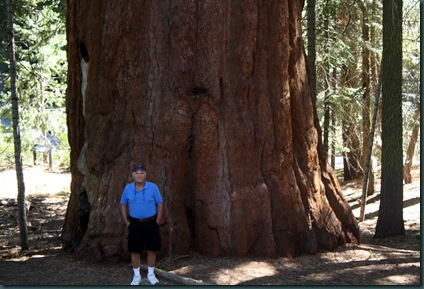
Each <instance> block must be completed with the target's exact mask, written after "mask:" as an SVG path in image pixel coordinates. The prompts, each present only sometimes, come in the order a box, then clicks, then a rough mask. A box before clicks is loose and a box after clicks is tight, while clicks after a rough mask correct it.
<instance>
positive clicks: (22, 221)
mask: <svg viewBox="0 0 424 289" xmlns="http://www.w3.org/2000/svg"><path fill="white" fill-rule="evenodd" d="M6 1H7V2H6V5H7V16H8V17H7V18H8V21H7V24H8V25H7V26H8V36H9V37H8V39H9V49H8V50H9V57H10V88H11V94H12V114H13V140H14V148H15V169H16V180H17V185H18V222H19V235H20V241H21V248H22V250H26V249H28V230H27V223H26V220H27V219H26V209H25V183H24V176H23V173H22V157H21V134H20V125H19V102H18V92H17V89H16V59H15V37H14V30H13V11H14V9H13V5H12V3H11V1H12V0H6Z"/></svg>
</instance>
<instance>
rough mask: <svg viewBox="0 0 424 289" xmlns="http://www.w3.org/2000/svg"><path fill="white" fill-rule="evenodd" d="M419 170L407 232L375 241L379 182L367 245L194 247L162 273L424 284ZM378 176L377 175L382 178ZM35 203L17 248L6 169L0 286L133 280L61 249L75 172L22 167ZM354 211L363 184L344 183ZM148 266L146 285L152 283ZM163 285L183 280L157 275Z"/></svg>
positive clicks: (232, 280)
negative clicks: (304, 250)
mask: <svg viewBox="0 0 424 289" xmlns="http://www.w3.org/2000/svg"><path fill="white" fill-rule="evenodd" d="M419 172H420V168H419V167H415V168H414V182H413V183H412V184H408V185H405V186H404V221H405V229H406V235H405V236H398V237H393V238H385V239H373V238H372V236H373V233H374V228H375V224H376V220H377V214H378V205H379V190H380V188H379V185H378V184H376V193H375V194H374V195H372V196H370V197H369V198H368V203H367V208H366V221H365V222H363V223H361V224H360V226H361V232H362V233H361V235H362V243H361V244H360V245H348V246H343V247H338V248H337V249H336V250H334V251H332V252H321V253H319V254H316V255H301V256H299V257H296V258H293V259H288V258H277V259H268V258H243V259H238V258H205V257H202V256H200V255H198V254H196V253H195V252H193V253H190V254H189V255H184V256H169V257H166V258H161V259H159V260H158V262H157V268H158V269H160V270H161V271H163V272H168V273H172V274H175V275H178V276H182V277H186V278H190V279H191V280H192V281H196V280H197V281H203V282H205V283H207V284H214V285H421V264H420V248H421V246H420V174H419ZM376 179H377V180H379V176H378V175H377V176H376ZM24 180H25V183H26V195H27V199H28V201H29V202H30V203H29V208H30V211H29V216H28V228H29V233H28V235H29V246H30V249H29V250H26V251H24V252H22V251H21V250H20V246H19V232H18V225H17V207H16V194H17V193H16V175H15V172H14V170H13V169H12V168H0V226H1V227H0V285H127V284H129V283H130V282H131V278H132V270H131V266H130V264H129V263H121V264H108V263H102V264H94V263H87V262H83V261H77V260H73V258H72V256H71V255H69V254H67V253H63V252H62V251H61V239H60V238H61V229H62V225H63V220H64V215H65V211H66V205H67V201H68V199H69V194H70V192H69V184H70V174H69V173H68V172H63V171H60V170H58V169H55V170H50V169H48V168H45V167H43V166H35V167H26V168H25V169H24ZM342 189H343V192H344V194H345V196H346V198H347V199H348V200H349V203H350V205H351V207H352V209H353V212H354V214H355V216H356V217H358V216H359V203H358V201H357V200H358V199H359V196H360V193H361V183H359V182H358V181H351V182H346V183H342ZM144 275H145V272H143V275H142V276H143V283H142V284H143V285H147V282H146V280H145V278H144ZM156 275H157V277H158V279H159V281H160V285H182V284H181V283H178V282H176V281H175V280H172V279H167V278H165V276H166V275H162V274H159V273H157V274H156Z"/></svg>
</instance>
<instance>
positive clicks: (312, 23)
mask: <svg viewBox="0 0 424 289" xmlns="http://www.w3.org/2000/svg"><path fill="white" fill-rule="evenodd" d="M306 11H307V13H308V16H307V17H308V18H307V19H308V31H307V32H308V33H307V35H308V63H309V74H310V75H311V93H312V97H313V101H314V102H316V97H317V68H316V54H317V52H316V0H308V1H307V6H306Z"/></svg>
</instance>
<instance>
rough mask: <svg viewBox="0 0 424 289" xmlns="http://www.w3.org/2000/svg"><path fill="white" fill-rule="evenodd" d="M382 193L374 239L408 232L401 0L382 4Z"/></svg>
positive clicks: (391, 0)
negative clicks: (405, 189) (404, 162)
mask: <svg viewBox="0 0 424 289" xmlns="http://www.w3.org/2000/svg"><path fill="white" fill-rule="evenodd" d="M381 91H382V118H381V120H382V136H381V140H382V150H381V193H380V207H379V210H378V219H377V225H376V227H375V236H374V237H375V238H384V237H388V236H397V235H404V234H405V226H404V222H403V151H402V0H389V1H384V3H383V58H382V73H381Z"/></svg>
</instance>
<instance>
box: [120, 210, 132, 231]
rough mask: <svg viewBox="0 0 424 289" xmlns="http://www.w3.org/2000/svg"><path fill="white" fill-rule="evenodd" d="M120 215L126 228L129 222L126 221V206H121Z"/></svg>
mask: <svg viewBox="0 0 424 289" xmlns="http://www.w3.org/2000/svg"><path fill="white" fill-rule="evenodd" d="M121 215H122V219H124V222H125V225H126V226H127V227H128V225H129V224H130V222H129V221H128V213H127V205H124V204H121Z"/></svg>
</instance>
